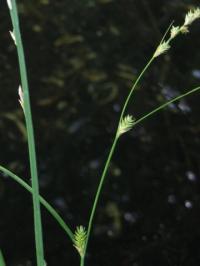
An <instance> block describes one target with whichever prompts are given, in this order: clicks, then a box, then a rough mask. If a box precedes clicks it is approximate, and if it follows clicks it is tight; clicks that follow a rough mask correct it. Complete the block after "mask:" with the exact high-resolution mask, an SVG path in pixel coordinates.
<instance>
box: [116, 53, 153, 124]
mask: <svg viewBox="0 0 200 266" xmlns="http://www.w3.org/2000/svg"><path fill="white" fill-rule="evenodd" d="M153 60H154V57H151V59H150V60H149V62H148V63H147V64H146V66H145V67H144V68H143V70H142V71H141V73H140V75H139V76H138V78H137V79H136V81H135V83H134V84H133V87H132V88H131V91H130V92H129V94H128V97H127V98H126V101H125V103H124V106H123V109H122V111H121V114H120V119H119V124H120V122H121V120H122V118H123V116H124V113H125V111H126V108H127V106H128V103H129V101H130V98H131V96H132V94H133V91H134V90H135V88H136V86H137V85H138V83H139V81H140V80H141V78H142V77H143V75H144V73H145V72H146V70H147V69H148V68H149V66H150V65H151V63H152V62H153Z"/></svg>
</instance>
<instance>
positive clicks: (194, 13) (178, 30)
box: [153, 8, 200, 58]
mask: <svg viewBox="0 0 200 266" xmlns="http://www.w3.org/2000/svg"><path fill="white" fill-rule="evenodd" d="M198 18H200V8H196V9H194V10H190V11H189V12H188V13H187V14H186V16H185V21H184V23H183V25H182V26H176V27H175V26H172V27H171V31H170V37H169V38H168V40H166V41H165V40H163V41H162V42H161V43H160V45H159V46H158V47H157V49H156V51H155V53H154V55H153V57H154V58H155V57H158V56H159V55H161V54H163V53H165V52H167V50H169V49H170V45H169V44H170V42H171V40H173V39H174V38H175V37H176V36H177V35H179V34H185V33H188V32H189V26H190V25H191V24H192V23H193V22H194V21H195V20H196V19H198Z"/></svg>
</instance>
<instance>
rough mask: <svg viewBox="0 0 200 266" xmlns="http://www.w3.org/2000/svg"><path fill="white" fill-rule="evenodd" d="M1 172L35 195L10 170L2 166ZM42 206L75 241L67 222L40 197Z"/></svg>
mask: <svg viewBox="0 0 200 266" xmlns="http://www.w3.org/2000/svg"><path fill="white" fill-rule="evenodd" d="M0 171H2V172H3V173H4V174H6V175H8V176H10V177H11V178H12V179H13V180H15V181H16V182H17V183H18V184H19V185H21V186H22V187H24V188H25V189H26V190H27V191H29V192H30V193H31V194H32V193H33V189H32V188H31V187H30V186H29V185H28V184H27V183H26V182H25V181H24V180H23V179H22V178H20V177H19V176H17V175H15V174H14V173H12V172H11V171H9V170H8V169H6V168H5V167H3V166H0ZM39 199H40V202H41V204H42V205H43V206H44V207H45V208H46V209H47V211H48V212H49V213H50V214H51V215H52V217H54V218H55V220H56V221H57V222H58V224H59V225H60V226H61V227H62V229H63V230H64V231H65V233H66V234H67V235H68V236H69V238H70V239H71V241H72V242H73V240H74V234H73V232H72V231H71V229H70V228H69V226H68V225H67V224H66V223H65V221H64V220H63V219H62V217H61V216H60V215H59V214H58V213H57V212H56V210H55V209H54V208H53V207H52V206H51V205H50V204H49V203H48V202H47V201H46V200H45V199H44V198H43V197H42V196H40V197H39Z"/></svg>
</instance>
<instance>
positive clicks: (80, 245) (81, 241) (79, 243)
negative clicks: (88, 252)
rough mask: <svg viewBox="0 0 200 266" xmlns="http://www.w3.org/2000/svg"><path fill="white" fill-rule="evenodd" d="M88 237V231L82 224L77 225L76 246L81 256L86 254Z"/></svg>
mask: <svg viewBox="0 0 200 266" xmlns="http://www.w3.org/2000/svg"><path fill="white" fill-rule="evenodd" d="M86 238H87V232H86V230H85V227H83V226H82V225H80V226H77V227H76V231H75V233H74V247H75V248H76V249H77V251H78V253H79V254H80V256H81V257H83V256H84V249H85V242H86Z"/></svg>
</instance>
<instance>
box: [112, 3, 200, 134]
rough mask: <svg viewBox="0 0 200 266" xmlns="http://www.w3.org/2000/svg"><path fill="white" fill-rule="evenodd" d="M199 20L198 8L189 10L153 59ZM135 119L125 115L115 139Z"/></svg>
mask: <svg viewBox="0 0 200 266" xmlns="http://www.w3.org/2000/svg"><path fill="white" fill-rule="evenodd" d="M198 18H200V8H197V9H194V10H190V11H189V12H188V13H187V14H186V16H185V21H184V23H183V25H182V26H176V27H175V26H172V27H171V30H170V36H169V38H168V40H166V41H165V40H163V41H162V42H161V43H160V44H159V46H158V47H157V49H156V51H155V53H154V55H153V58H156V57H158V56H159V55H161V54H163V53H165V52H167V51H168V50H169V49H170V42H171V40H173V39H174V38H175V37H176V36H177V35H179V34H185V33H188V32H189V29H188V28H189V26H190V25H191V24H192V23H193V22H194V21H195V20H196V19H198ZM134 122H135V119H134V118H133V117H132V116H131V115H127V116H125V117H122V119H121V120H120V122H119V127H118V130H117V137H119V136H121V135H122V134H124V133H126V132H127V131H129V130H131V129H132V127H133V126H134Z"/></svg>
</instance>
